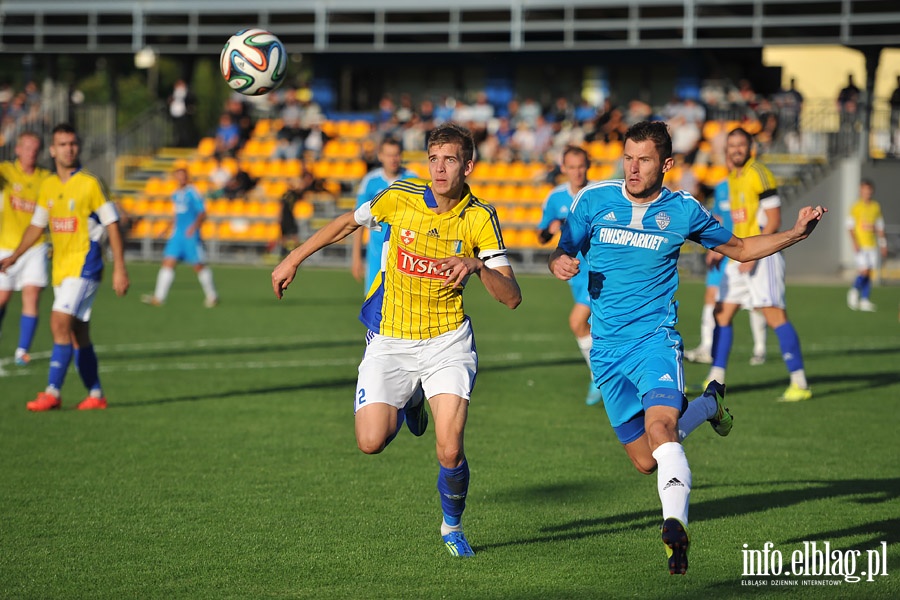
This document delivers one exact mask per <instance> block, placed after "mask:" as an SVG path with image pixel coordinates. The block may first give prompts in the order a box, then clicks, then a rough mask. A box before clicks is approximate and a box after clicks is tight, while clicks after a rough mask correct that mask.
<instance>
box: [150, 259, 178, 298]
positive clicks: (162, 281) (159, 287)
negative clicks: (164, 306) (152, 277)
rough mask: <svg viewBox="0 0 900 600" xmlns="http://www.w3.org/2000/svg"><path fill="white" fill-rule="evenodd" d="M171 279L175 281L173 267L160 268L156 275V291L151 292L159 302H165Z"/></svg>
mask: <svg viewBox="0 0 900 600" xmlns="http://www.w3.org/2000/svg"><path fill="white" fill-rule="evenodd" d="M173 281H175V269H170V268H169V267H162V268H160V270H159V275H157V276H156V291H154V292H153V297H154V298H156V299H157V300H159V301H160V302H165V300H166V296H168V295H169V288H171V287H172V282H173Z"/></svg>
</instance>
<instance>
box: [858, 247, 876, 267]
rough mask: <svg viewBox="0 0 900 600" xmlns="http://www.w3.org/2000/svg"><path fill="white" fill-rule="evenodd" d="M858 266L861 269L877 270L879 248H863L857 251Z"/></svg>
mask: <svg viewBox="0 0 900 600" xmlns="http://www.w3.org/2000/svg"><path fill="white" fill-rule="evenodd" d="M856 268H857V269H858V270H860V271H877V270H878V248H861V249H860V250H859V252H857V253H856Z"/></svg>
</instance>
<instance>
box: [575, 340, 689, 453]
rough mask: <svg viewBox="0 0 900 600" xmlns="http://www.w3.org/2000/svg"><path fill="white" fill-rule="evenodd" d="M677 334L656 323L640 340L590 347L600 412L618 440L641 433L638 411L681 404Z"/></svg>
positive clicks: (681, 375)
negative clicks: (652, 330)
mask: <svg viewBox="0 0 900 600" xmlns="http://www.w3.org/2000/svg"><path fill="white" fill-rule="evenodd" d="M683 351H684V344H683V343H682V341H681V335H679V333H678V332H677V331H675V330H674V329H671V328H660V329H659V330H658V331H656V332H655V333H654V334H653V335H652V336H650V337H647V338H645V339H643V340H640V341H636V342H631V343H629V344H623V345H619V346H614V347H611V348H603V347H599V348H598V347H597V346H596V345H595V346H594V347H593V349H592V350H591V370H592V371H593V373H594V382H595V383H596V384H597V385H598V386H599V387H600V391H601V392H603V405H604V407H605V408H606V416H607V417H609V423H610V425H612V427H613V430H615V432H616V437H618V438H619V441H620V442H622V443H623V444H628V443H631V442H633V441H635V440H636V439H638V438H639V437H641V436H642V435H643V434H644V411H645V410H646V409H647V408H649V407H651V406H671V407H672V408H675V409H678V410H679V411H680V412H681V413H684V410H685V409H686V408H687V398H685V395H684V367H683V364H682V353H683Z"/></svg>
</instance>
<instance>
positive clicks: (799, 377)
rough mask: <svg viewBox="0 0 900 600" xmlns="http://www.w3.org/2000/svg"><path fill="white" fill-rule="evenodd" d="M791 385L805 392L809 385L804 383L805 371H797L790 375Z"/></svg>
mask: <svg viewBox="0 0 900 600" xmlns="http://www.w3.org/2000/svg"><path fill="white" fill-rule="evenodd" d="M791 383H793V384H794V385H796V386H797V387H798V388H800V389H801V390H805V389H807V388H808V387H809V384H808V383H807V382H806V371H804V370H803V369H799V370H797V371H794V372H793V373H791Z"/></svg>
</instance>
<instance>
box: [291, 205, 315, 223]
mask: <svg viewBox="0 0 900 600" xmlns="http://www.w3.org/2000/svg"><path fill="white" fill-rule="evenodd" d="M313 211H314V208H313V205H312V203H311V202H307V201H306V200H301V201H300V202H297V203H296V204H294V218H295V219H297V220H298V221H305V220H306V219H309V218H311V217H312V216H313Z"/></svg>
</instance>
